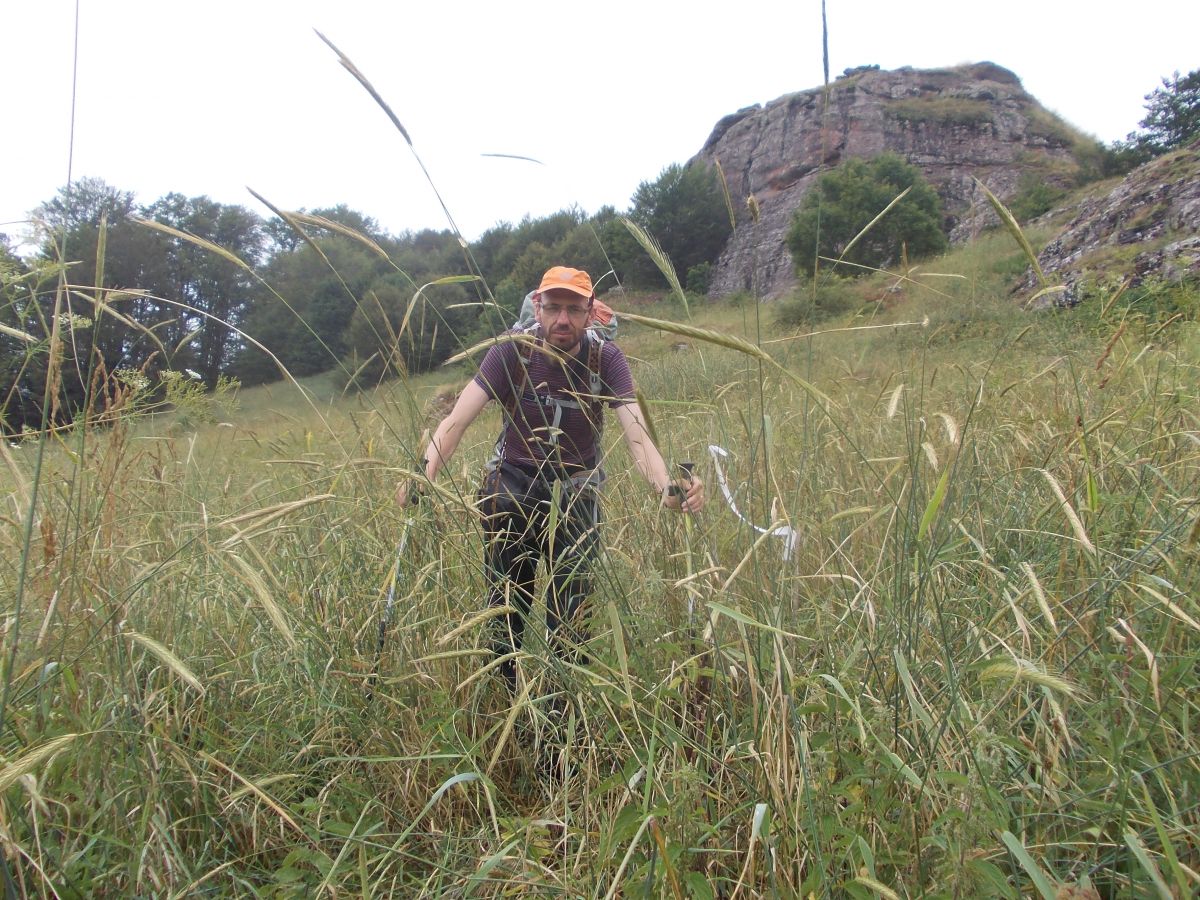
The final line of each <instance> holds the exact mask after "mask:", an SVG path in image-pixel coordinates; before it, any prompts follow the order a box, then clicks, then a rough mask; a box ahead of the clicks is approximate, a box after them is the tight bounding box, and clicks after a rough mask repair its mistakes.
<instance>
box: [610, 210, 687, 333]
mask: <svg viewBox="0 0 1200 900" xmlns="http://www.w3.org/2000/svg"><path fill="white" fill-rule="evenodd" d="M620 218H621V224H622V225H624V226H625V227H626V228H627V229H628V230H629V233H630V234H632V235H633V238H634V240H636V241H637V242H638V243H639V244H641V245H642V249H643V250H645V251H646V255H647V256H649V257H650V259H651V260H652V261H653V262H654V265H656V266H658V270H659V271H660V272H662V273H663V277H664V278H666V279H667V284H669V285H670V286H671V290H672V291H674V292H675V296H676V297H678V298H679V301H680V302H681V303H682V304H683V311H684V313H685V314H686V315H687V317H688V318H689V319H690V318H691V317H692V311H691V309H689V308H688V300H687V294H685V293H684V291H683V285H681V284H680V283H679V275H677V274H676V272H675V266H674V265H672V263H671V260H670V258H668V256H667V252H666V251H665V250H663V248H662V247H661V246H660V245H659V243H658V241H656V240H655V239H654V237H653V236H652V235H651V234H650V232H648V231H646V230H645V229H644V228H642V226H641V225H639V224H638V223H637V222H635V221H633V220H632V219H628V218H626V217H624V216H621V217H620Z"/></svg>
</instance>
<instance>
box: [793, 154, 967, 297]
mask: <svg viewBox="0 0 1200 900" xmlns="http://www.w3.org/2000/svg"><path fill="white" fill-rule="evenodd" d="M906 188H908V189H909V192H908V194H907V195H905V197H904V199H903V200H901V201H900V202H899V203H897V204H896V205H895V206H894V207H892V208H891V209H890V210H889V211H888V213H887V215H885V216H883V218H881V219H880V220H879V221H878V222H876V223H875V224H874V225H872V226H871V228H870V230H869V231H867V233H866V234H864V235H863V236H862V237H861V238H860V239H859V240H858V241H857V242H856V243H854V244H853V246H851V242H852V241H853V240H854V238H855V236H856V235H858V234H859V233H860V232H861V231H862V230H863V229H864V228H866V226H867V225H868V224H869V223H870V222H871V220H872V219H874V218H875V217H876V216H878V215H879V214H880V213H881V212H883V210H884V209H886V208H887V206H888V204H889V203H891V202H892V201H893V200H895V199H896V197H897V196H898V195H899V194H900V193H901V192H902V191H903V190H905V189H906ZM786 242H787V247H788V250H790V251H791V254H792V259H793V260H794V261H795V264H796V271H797V273H798V274H800V275H802V276H811V275H812V273H813V271H814V270H815V269H816V268H818V265H817V257H818V256H823V257H827V258H831V259H836V258H839V257H841V258H844V259H845V261H846V262H849V263H855V264H857V265H860V266H871V267H882V266H886V265H889V264H890V263H893V262H895V261H897V260H898V259H900V256H901V251H902V248H907V253H908V256H909V257H910V258H916V257H921V256H929V255H931V254H935V253H940V252H941V251H943V250H945V249H946V247H947V241H946V235H945V233H944V232H943V231H942V209H941V202H940V201H939V199H938V195H937V193H936V192H935V191H934V190H933V188H932V187H930V185H929V182H927V181H926V180H925V178H924V177H923V176H922V175H921V173H920V171H919V170H918V169H917V168H916V167H915V166H911V165H909V164H908V163H906V162H905V161H904V160H903V159H901V158H900V157H899V156H896V155H895V154H893V153H884V154H881V155H880V156H877V157H875V158H874V159H872V160H862V159H850V160H847V161H846V162H845V163H843V164H842V165H840V166H838V167H837V168H836V169H833V170H832V171H830V172H827V173H826V174H825V175H823V176H821V179H820V181H818V182H817V186H816V187H815V188H814V189H813V190H811V191H809V192H808V193H807V194H806V195H805V197H804V201H803V202H802V203H801V205H800V208H799V209H798V210H797V211H796V213H795V215H794V217H793V219H792V225H791V228H790V229H789V231H788V234H787V238H786ZM820 268H828V266H827V265H826V266H820Z"/></svg>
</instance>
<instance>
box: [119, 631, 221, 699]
mask: <svg viewBox="0 0 1200 900" xmlns="http://www.w3.org/2000/svg"><path fill="white" fill-rule="evenodd" d="M124 634H125V637H127V638H129V639H130V640H131V641H133V642H134V643H135V644H141V645H142V646H143V647H145V648H146V649H147V650H149V651H150V652H151V653H152V654H154V655H155V656H156V657H158V659H159V661H160V662H162V663H163V665H165V666H166V667H167V668H168V669H170V670H171V671H172V672H174V673H175V674H176V675H178V676H179V678H180V680H181V681H183V682H184V683H185V684H187V685H188V687H190V688H192V689H193V690H195V691H196V692H197V693H198V694H200V696H204V694H205V690H204V685H203V684H201V683H200V679H199V678H197V677H196V675H195V673H193V672H192V670H191V669H189V668H188V667H187V666H186V665H185V664H184V662H183V660H182V659H180V658H179V657H178V656H176V655H175V654H174V653H172V652H171V651H170V650H169V649H167V647H166V646H164V645H163V644H160V643H159V642H158V641H156V640H154V638H152V637H149V636H147V635H144V634H142V633H141V632H138V631H126V632H124Z"/></svg>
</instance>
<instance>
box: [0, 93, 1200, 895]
mask: <svg viewBox="0 0 1200 900" xmlns="http://www.w3.org/2000/svg"><path fill="white" fill-rule="evenodd" d="M354 71H355V73H356V77H359V78H360V80H361V79H362V76H361V75H360V74H358V73H357V70H354ZM397 126H398V127H399V123H398V122H397ZM401 131H403V129H401ZM405 137H406V138H407V134H405ZM988 247H989V245H988V244H987V243H986V242H985V243H980V244H978V245H976V246H975V247H974V248H972V249H971V250H969V251H965V252H964V253H963V254H961V255H958V256H956V255H954V254H952V255H950V256H948V257H947V258H946V259H945V260H944V261H943V262H944V264H945V272H946V273H949V274H957V275H961V276H964V277H963V278H961V279H957V280H956V281H955V282H954V284H953V286H951V287H948V288H946V289H944V290H943V289H940V288H939V289H938V290H937V291H933V290H929V289H928V287H929V286H928V285H925V286H922V283H921V282H920V280H919V279H910V282H911V283H909V284H908V285H907V286H906V288H905V294H906V296H905V298H904V299H903V300H901V301H899V302H898V303H896V304H894V305H893V307H892V308H891V309H890V310H887V311H876V313H873V314H872V315H873V318H872V320H871V322H872V324H887V323H888V322H894V323H906V324H897V325H896V327H895V329H894V330H891V329H882V330H881V329H875V328H872V329H870V330H846V331H838V330H835V329H830V330H829V333H826V334H820V335H811V336H808V337H807V338H805V339H804V340H798V341H792V342H786V343H781V344H777V345H768V344H766V343H765V342H764V338H765V337H766V336H765V335H763V334H762V323H761V322H760V321H759V320H758V318H757V310H755V316H754V317H748V318H747V319H742V318H741V317H742V316H743V315H746V313H745V312H744V311H743V310H725V309H721V308H719V307H713V306H709V307H695V308H693V309H692V310H691V314H692V320H691V323H690V324H689V326H686V327H679V326H676V327H674V328H673V329H672V330H671V332H670V334H669V336H668V334H667V332H664V331H663V330H662V329H661V327H660V326H659V327H656V325H655V321H654V320H655V319H662V318H664V317H666V316H667V315H668V313H666V312H664V311H661V310H654V309H650V310H646V313H647V315H646V316H645V317H644V318H642V319H638V320H636V321H635V320H634V319H633V317H630V319H629V321H628V322H627V323H626V324H625V325H623V326H622V328H623V331H622V345H623V346H624V347H625V349H626V351H627V352H628V353H629V355H630V356H631V358H633V359H634V360H635V375H636V377H637V380H638V382H639V386H640V388H641V390H642V393H643V394H644V395H645V396H646V397H647V398H648V399H649V405H650V408H651V411H652V414H653V418H654V422H655V426H656V432H657V434H658V435H659V437H660V441H661V443H662V448H663V451H664V454H665V455H666V456H668V458H669V459H670V460H671V461H672V462H677V461H681V460H685V459H687V460H692V461H697V462H700V468H699V471H700V472H701V473H703V474H704V475H705V477H706V480H707V481H708V483H709V485H710V486H711V490H710V495H711V496H712V497H713V500H712V502H711V504H710V506H709V507H708V508H707V509H706V510H705V511H704V513H703V515H702V516H700V517H697V519H696V520H695V521H693V522H692V524H691V526H690V527H688V526H687V525H686V524H685V520H684V519H682V518H681V517H679V516H676V515H673V514H670V513H666V512H663V511H661V510H660V509H659V508H658V506H657V504H656V502H655V499H654V498H652V497H650V496H648V494H647V492H646V491H645V488H644V485H643V484H641V483H639V482H638V481H637V480H636V479H635V478H634V476H632V475H631V474H630V470H631V467H630V466H629V465H628V460H627V458H626V456H625V451H624V448H623V447H622V446H621V445H620V443H619V441H618V439H617V436H616V435H615V434H614V433H613V429H612V428H610V429H609V431H608V432H607V434H606V441H607V443H608V444H610V445H611V449H610V452H609V455H608V460H609V463H608V467H609V470H610V474H611V479H610V481H609V483H608V486H607V489H606V504H605V510H606V512H605V520H606V521H605V535H606V551H605V554H604V556H603V559H602V561H601V565H600V567H599V571H598V573H597V574H598V579H597V589H596V591H595V593H594V595H593V598H592V603H591V607H590V610H589V614H590V620H591V623H592V632H593V635H594V637H593V640H592V642H591V647H590V650H591V654H592V658H591V661H590V662H589V663H588V665H586V666H579V665H573V664H570V663H568V662H564V661H562V660H559V659H557V658H555V657H554V656H553V654H551V653H549V652H548V649H547V647H546V645H545V641H544V637H543V636H542V633H541V629H539V628H537V627H531V628H530V629H529V634H528V637H527V642H526V645H525V647H524V649H523V651H522V652H521V654H520V655H519V660H520V671H521V680H520V683H519V687H518V690H517V693H516V695H515V696H513V697H510V696H509V695H508V694H507V693H506V691H505V690H504V689H503V687H502V686H501V685H500V683H499V679H498V678H496V677H494V675H493V674H492V670H493V669H494V660H493V658H492V656H491V654H490V653H489V652H488V651H487V650H486V649H485V648H486V646H487V640H486V627H487V619H488V616H487V615H486V614H483V613H484V609H485V608H484V604H483V600H482V594H483V590H484V588H483V584H484V578H483V572H482V569H481V560H480V530H479V524H478V519H477V516H475V515H474V513H473V507H472V505H471V502H470V501H471V499H472V496H473V492H474V490H475V486H476V482H477V475H478V473H479V470H480V467H481V464H482V462H483V460H484V459H485V458H486V456H487V455H488V453H489V451H490V449H491V444H492V438H493V436H494V434H495V426H497V425H498V417H497V415H496V414H495V413H490V414H489V415H488V416H486V417H485V419H484V420H483V421H482V422H481V423H480V424H479V425H477V426H476V427H475V429H474V430H473V431H472V432H471V434H470V435H469V437H468V442H467V445H466V446H464V447H463V448H462V449H461V450H460V454H461V455H460V457H459V458H456V459H455V461H454V463H453V465H452V466H450V469H451V471H449V472H448V473H447V477H446V480H445V481H444V482H443V483H442V485H441V487H442V488H443V490H440V491H438V492H436V493H435V494H434V495H433V496H432V497H431V498H430V500H429V502H427V503H425V504H423V505H422V506H421V507H420V508H418V510H417V511H416V512H415V513H414V512H412V511H409V510H400V509H397V508H395V506H394V505H393V503H392V500H391V498H392V495H393V492H394V488H395V484H396V482H397V480H398V479H400V478H403V477H407V475H408V473H410V472H411V470H412V463H413V460H414V459H416V458H418V457H419V456H420V454H421V450H422V449H423V447H422V444H421V437H420V436H421V434H422V432H423V431H425V429H427V428H428V427H429V426H430V425H431V424H432V423H433V422H434V421H435V420H436V413H435V412H434V410H433V409H432V408H431V407H430V406H429V405H427V401H429V400H430V399H431V397H432V396H433V395H434V394H435V393H436V392H437V391H439V390H440V389H441V388H443V387H444V386H445V382H446V381H462V380H465V378H466V377H469V374H470V372H469V369H466V368H458V369H455V370H453V371H452V372H450V373H449V374H446V373H441V374H438V375H435V376H426V377H425V378H424V379H406V378H400V379H397V380H395V381H393V382H390V383H388V384H386V385H384V386H383V387H380V388H378V389H376V390H374V391H371V392H363V393H359V394H353V395H339V394H338V393H337V392H336V391H333V390H330V388H329V385H328V384H327V383H325V382H309V383H306V384H301V383H298V382H295V383H289V385H287V386H286V387H274V388H270V389H267V388H263V389H258V390H256V391H253V392H245V394H244V395H243V396H242V398H241V403H242V408H241V410H240V411H239V410H236V409H227V410H224V411H223V412H222V415H221V421H218V422H215V423H210V424H203V423H200V424H197V421H198V420H193V421H183V420H181V419H174V420H172V418H171V417H170V416H156V417H144V416H137V415H134V414H133V412H135V410H133V409H132V407H131V410H130V413H131V414H130V415H126V416H110V417H109V418H108V419H106V424H104V425H103V426H99V425H96V424H95V423H92V422H89V421H87V420H84V421H81V422H80V423H79V424H78V425H77V427H76V430H75V432H74V433H73V434H72V435H68V436H67V437H66V438H64V437H62V436H56V435H51V434H49V433H48V434H46V435H44V436H43V437H42V438H41V448H40V452H41V453H42V454H43V455H44V462H43V463H41V464H40V467H39V466H38V465H35V463H34V458H35V457H34V453H35V450H37V446H36V445H35V443H34V442H32V441H28V442H26V443H24V444H23V445H21V447H19V448H5V452H4V454H3V455H2V458H0V462H2V463H3V466H2V469H0V472H2V474H0V479H3V481H2V482H0V486H2V490H3V500H4V504H5V510H4V512H3V513H0V515H2V516H3V518H2V519H0V544H3V546H4V555H3V559H4V563H3V569H2V571H3V572H4V579H5V590H6V596H14V595H16V594H17V593H18V592H20V595H21V596H23V598H24V600H23V603H22V604H21V606H20V608H19V609H18V608H13V609H11V610H9V611H8V615H7V617H6V618H5V621H4V622H3V634H4V639H5V645H6V651H7V652H6V653H5V655H4V657H3V658H4V660H5V669H4V672H3V677H4V680H5V685H6V692H7V693H6V696H7V701H6V703H5V708H4V711H3V712H4V723H5V728H4V731H3V734H2V735H0V754H2V755H3V758H2V759H0V791H2V793H0V842H2V847H3V852H4V857H3V860H4V863H3V864H4V871H5V873H6V883H7V886H8V889H9V890H10V892H11V893H13V894H15V895H17V896H89V895H94V894H109V895H154V896H172V897H174V896H180V897H182V896H191V895H195V894H202V893H210V894H218V895H225V894H230V895H271V896H293V895H295V896H308V895H331V896H332V895H340V896H347V895H348V896H359V895H362V896H380V895H399V896H409V895H414V896H415V895H428V896H511V895H537V896H544V895H548V894H549V895H555V894H562V895H566V896H592V897H612V896H618V895H619V896H625V895H631V894H635V893H637V894H649V895H653V896H671V897H681V896H692V897H714V896H723V897H753V896H778V897H790V896H810V895H813V896H831V895H838V896H841V895H847V896H854V897H876V896H883V897H892V896H917V895H935V896H957V897H975V896H1001V897H1017V896H1024V895H1031V894H1033V895H1038V894H1040V895H1042V896H1047V897H1053V896H1068V895H1069V894H1068V892H1069V891H1075V892H1076V893H1075V894H1074V896H1141V895H1153V894H1155V893H1157V894H1159V895H1163V896H1167V895H1172V894H1173V895H1177V896H1187V895H1190V894H1192V893H1194V892H1195V891H1196V890H1197V889H1198V888H1200V874H1198V873H1200V742H1198V740H1197V734H1198V733H1200V732H1198V730H1197V728H1196V720H1197V715H1198V713H1200V709H1197V693H1196V691H1195V689H1194V686H1195V682H1196V673H1197V671H1198V669H1200V604H1198V602H1197V597H1198V596H1200V579H1198V577H1197V554H1198V553H1200V548H1198V546H1197V527H1198V526H1197V524H1196V522H1197V497H1200V418H1198V417H1197V414H1196V412H1195V410H1196V409H1198V408H1200V402H1198V401H1200V397H1198V394H1200V359H1197V357H1196V354H1195V351H1194V345H1193V344H1191V343H1189V341H1190V340H1194V338H1195V325H1194V323H1192V324H1187V325H1181V326H1178V327H1177V328H1176V329H1175V330H1173V331H1161V330H1159V331H1155V332H1148V331H1143V330H1139V329H1138V328H1137V327H1136V325H1134V326H1132V327H1131V326H1130V325H1129V323H1128V322H1117V321H1112V320H1108V319H1106V318H1105V317H1104V316H1103V315H1101V316H1099V317H1095V316H1092V317H1079V318H1070V317H1068V316H1065V315H1062V316H1050V317H1044V318H1039V319H1029V318H1027V317H1025V316H1023V315H1021V314H1019V313H1017V312H1015V311H1014V310H1013V307H1012V305H1011V303H1010V301H1009V300H1008V298H1007V297H1005V296H1003V295H1002V294H1000V293H999V292H997V291H996V290H994V288H993V287H992V286H991V282H990V281H989V279H988V278H985V277H977V276H979V273H981V272H986V273H993V274H994V273H995V272H996V271H1000V270H1003V269H1004V268H1005V267H1006V266H1008V265H1010V263H1009V261H1008V257H1009V255H1010V252H1011V251H1010V250H1009V249H1008V248H1007V247H1004V248H1001V247H992V249H991V250H989V249H988ZM989 277H990V276H989ZM415 302H416V301H415V300H414V303H415ZM964 309H966V310H968V312H964ZM656 313H657V315H656ZM926 320H928V321H929V323H930V324H929V326H928V327H924V328H919V327H915V326H913V324H912V323H916V322H924V321H926ZM980 322H985V323H986V328H984V327H981V326H980V325H979V324H978V323H980ZM1031 323H1032V325H1033V327H1032V328H1030V324H1031ZM842 324H844V325H845V326H846V327H847V328H852V327H853V326H855V325H856V324H862V323H861V320H857V319H852V320H847V321H846V322H845V323H842ZM722 335H724V336H722ZM680 337H686V338H687V341H685V342H684V347H685V349H683V350H682V351H675V350H673V349H672V345H673V344H675V343H678V341H679V338H680ZM764 348H766V349H764ZM439 382H440V383H439ZM70 438H77V439H70ZM710 444H717V445H719V446H721V447H723V448H725V449H727V450H728V451H729V452H730V454H731V455H730V458H729V461H728V462H727V463H726V464H727V465H728V467H729V469H728V471H729V475H730V477H731V481H732V483H733V485H734V487H735V489H736V501H737V505H738V507H739V509H740V510H741V511H742V512H743V513H744V514H745V515H746V517H747V518H748V519H749V520H750V521H751V522H752V523H754V524H757V525H759V526H762V527H767V528H768V529H770V528H774V527H776V526H778V525H780V524H786V525H788V526H790V527H791V528H794V529H795V530H797V531H798V532H799V533H800V534H801V540H800V542H799V544H798V546H797V552H796V553H795V554H794V555H792V556H791V557H790V558H788V559H786V560H785V559H784V554H783V547H782V546H781V542H780V541H779V540H777V539H775V538H774V537H772V536H770V535H766V536H763V535H761V534H760V533H759V532H757V531H755V530H753V528H751V527H750V526H749V525H747V524H744V523H742V522H740V521H739V520H738V519H736V518H735V517H734V516H733V514H732V513H731V512H730V511H729V510H728V509H726V508H725V507H724V506H723V504H722V501H721V499H720V498H719V496H717V491H716V487H715V479H714V478H713V477H712V472H711V469H710V468H708V463H707V460H708V458H709V456H708V451H707V447H708V446H709V445H710ZM37 458H39V459H40V458H41V457H37ZM701 461H703V462H701ZM35 487H36V488H37V489H38V490H37V491H34V490H33V488H35ZM402 530H403V531H404V532H405V533H407V534H408V535H409V539H408V540H407V542H406V543H405V544H404V552H403V553H402V554H401V555H400V557H399V559H398V560H397V558H396V550H397V547H396V541H397V539H398V536H399V535H400V534H401V532H402ZM26 535H28V536H29V537H28V538H27V537H26ZM389 593H391V594H392V596H393V599H394V601H395V603H396V608H397V611H398V614H397V616H396V617H395V620H394V621H393V622H392V623H391V624H390V627H389V628H388V629H386V631H385V632H384V643H383V653H382V656H381V657H380V658H379V659H378V660H377V658H376V653H377V650H378V646H379V645H378V641H377V638H378V635H379V633H380V632H379V622H380V617H381V616H382V615H383V613H384V608H385V603H386V600H387V597H388V595H389ZM689 610H691V613H690V614H689ZM559 713H562V715H561V716H560V715H559ZM1089 892H1090V893H1089Z"/></svg>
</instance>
